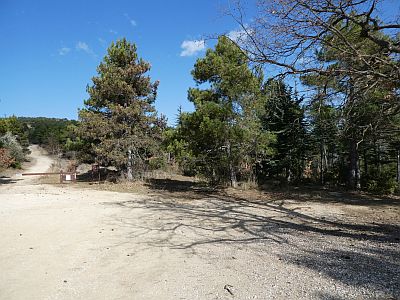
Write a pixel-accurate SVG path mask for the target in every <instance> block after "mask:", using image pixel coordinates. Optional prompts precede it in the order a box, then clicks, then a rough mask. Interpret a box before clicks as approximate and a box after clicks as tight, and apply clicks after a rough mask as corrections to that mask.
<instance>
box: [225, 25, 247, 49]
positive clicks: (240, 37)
mask: <svg viewBox="0 0 400 300" xmlns="http://www.w3.org/2000/svg"><path fill="white" fill-rule="evenodd" d="M251 32H252V31H251V29H247V28H246V29H240V30H232V31H230V32H228V34H227V35H226V36H227V37H228V38H230V39H231V40H232V41H234V42H235V43H237V44H239V45H240V44H242V43H244V42H246V41H247V39H248V38H249V34H251Z"/></svg>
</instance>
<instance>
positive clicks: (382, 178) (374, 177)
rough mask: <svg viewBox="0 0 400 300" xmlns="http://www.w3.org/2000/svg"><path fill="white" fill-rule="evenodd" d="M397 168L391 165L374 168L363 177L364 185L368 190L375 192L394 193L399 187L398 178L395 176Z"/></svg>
mask: <svg viewBox="0 0 400 300" xmlns="http://www.w3.org/2000/svg"><path fill="white" fill-rule="evenodd" d="M394 171H395V168H393V166H390V165H386V166H382V167H381V168H380V169H377V168H374V169H373V170H371V172H369V174H368V175H367V176H366V177H365V178H363V186H364V187H365V189H366V190H367V191H368V192H371V193H375V194H393V193H394V192H395V191H396V189H397V188H398V183H397V182H396V178H395V177H393V174H394Z"/></svg>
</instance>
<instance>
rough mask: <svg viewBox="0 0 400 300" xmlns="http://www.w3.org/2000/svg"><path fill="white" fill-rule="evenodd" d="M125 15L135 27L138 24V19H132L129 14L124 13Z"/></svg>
mask: <svg viewBox="0 0 400 300" xmlns="http://www.w3.org/2000/svg"><path fill="white" fill-rule="evenodd" d="M124 16H125V18H126V19H127V20H128V21H129V23H130V24H131V25H132V26H133V27H135V26H136V25H137V23H136V21H135V20H134V19H132V18H131V17H129V15H128V14H124Z"/></svg>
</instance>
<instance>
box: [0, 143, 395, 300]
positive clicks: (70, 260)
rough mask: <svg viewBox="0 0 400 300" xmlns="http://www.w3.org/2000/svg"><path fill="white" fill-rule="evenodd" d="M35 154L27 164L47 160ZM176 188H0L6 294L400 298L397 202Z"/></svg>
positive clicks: (0, 255) (27, 183) (1, 285)
mask: <svg viewBox="0 0 400 300" xmlns="http://www.w3.org/2000/svg"><path fill="white" fill-rule="evenodd" d="M32 156H33V159H34V161H35V163H34V164H33V165H32V166H31V168H30V171H35V172H36V171H38V172H39V171H45V170H46V168H48V167H49V166H50V164H51V162H52V161H51V159H50V158H48V157H47V156H45V155H44V154H43V153H42V152H41V150H40V149H39V148H36V149H33V151H32ZM170 184H171V182H168V181H165V182H162V181H161V182H156V183H154V185H153V186H152V192H151V193H150V194H147V195H139V194H129V193H116V192H106V191H98V190H90V189H78V188H77V187H74V186H72V185H64V186H60V185H58V186H53V185H43V184H39V183H38V182H37V181H36V180H35V179H22V180H17V181H15V180H12V181H9V182H8V183H3V184H0V236H1V240H0V270H1V272H0V299H397V298H399V297H400V262H399V257H400V250H399V248H400V247H399V238H400V234H399V228H400V223H399V218H398V214H399V210H398V207H399V203H398V201H397V202H396V201H395V200H390V199H389V200H381V199H375V200H376V201H375V200H374V199H369V200H368V201H369V202H365V203H368V205H366V204H365V203H364V204H363V203H361V202H360V201H358V202H357V201H356V200H354V201H353V199H348V201H347V202H345V203H344V204H343V203H337V201H336V202H335V201H334V199H337V198H336V195H334V196H332V199H328V200H326V201H325V202H322V201H321V199H319V198H318V197H315V198H313V199H306V200H304V199H302V198H301V195H300V194H299V195H298V197H297V198H296V199H284V200H279V201H278V200H276V199H275V200H274V201H272V200H271V201H257V200H251V199H248V198H246V197H241V196H240V193H239V195H237V196H235V197H233V196H230V197H228V196H226V195H222V194H220V193H212V192H207V191H204V190H201V191H196V190H195V189H194V192H193V193H183V192H179V191H175V190H172V189H170V187H171V185H170ZM160 189H161V190H160ZM374 201H375V202H374ZM360 215H362V216H364V217H365V218H359V216H360Z"/></svg>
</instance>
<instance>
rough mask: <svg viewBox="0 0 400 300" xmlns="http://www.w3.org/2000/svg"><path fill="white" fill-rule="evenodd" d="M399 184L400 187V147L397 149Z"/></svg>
mask: <svg viewBox="0 0 400 300" xmlns="http://www.w3.org/2000/svg"><path fill="white" fill-rule="evenodd" d="M397 186H398V188H399V189H400V149H397Z"/></svg>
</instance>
